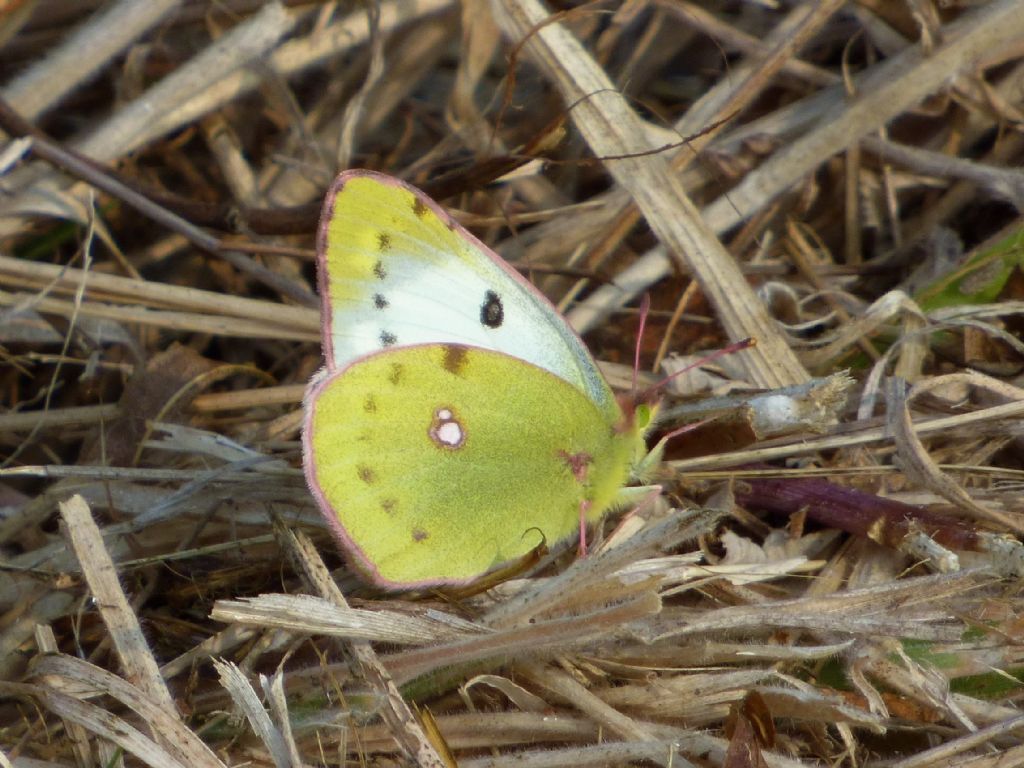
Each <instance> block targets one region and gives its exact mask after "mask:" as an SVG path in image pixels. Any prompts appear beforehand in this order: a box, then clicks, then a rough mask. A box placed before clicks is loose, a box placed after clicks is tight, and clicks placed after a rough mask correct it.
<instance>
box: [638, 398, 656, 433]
mask: <svg viewBox="0 0 1024 768" xmlns="http://www.w3.org/2000/svg"><path fill="white" fill-rule="evenodd" d="M634 418H635V419H636V425H637V427H638V428H639V429H640V430H641V431H642V430H645V429H647V427H649V426H651V422H652V421H654V409H653V408H652V407H651V406H649V405H647V404H646V403H641V404H640V405H638V406H637V407H636V411H635V412H634Z"/></svg>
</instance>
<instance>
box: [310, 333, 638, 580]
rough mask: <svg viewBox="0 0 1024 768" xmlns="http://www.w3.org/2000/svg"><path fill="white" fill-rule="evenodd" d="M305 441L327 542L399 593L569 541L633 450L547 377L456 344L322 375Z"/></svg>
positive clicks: (600, 508)
mask: <svg viewBox="0 0 1024 768" xmlns="http://www.w3.org/2000/svg"><path fill="white" fill-rule="evenodd" d="M496 383H497V384H498V385H497V386H496ZM304 435H305V446H304V447H305V452H306V456H307V474H308V476H309V480H310V487H311V488H313V490H314V494H315V495H316V496H317V497H318V501H319V502H320V505H321V507H322V508H323V509H325V510H331V511H332V513H333V514H332V515H328V519H329V520H330V521H331V522H332V523H333V527H334V529H335V533H336V534H338V536H339V539H340V540H341V541H342V543H343V544H344V545H345V547H346V549H347V550H348V551H349V552H350V553H351V554H352V555H353V556H354V557H353V559H354V561H355V562H356V564H357V565H358V566H359V568H360V570H361V571H363V573H364V574H365V575H366V576H368V577H369V578H370V579H371V580H372V581H374V582H376V583H378V584H381V585H383V586H386V587H402V588H408V587H411V586H428V585H433V584H452V583H461V582H465V581H469V580H471V579H472V578H474V577H476V576H478V575H479V574H481V573H483V572H485V571H487V570H488V569H490V568H491V567H493V566H495V565H497V564H499V563H502V562H505V561H507V560H510V559H513V558H516V557H519V556H521V555H524V554H526V553H527V552H529V551H530V550H532V549H533V548H535V547H536V546H537V545H538V544H540V543H541V542H546V543H548V544H553V543H554V542H556V541H558V540H560V539H564V538H566V537H567V536H569V535H571V534H573V533H574V532H576V531H578V530H579V521H580V510H581V504H582V505H583V506H582V509H585V510H588V509H589V510H593V512H594V515H593V519H596V518H597V517H599V516H600V514H601V513H602V512H604V511H606V510H607V508H608V506H609V504H610V503H611V502H612V500H613V498H614V496H615V494H616V492H617V491H618V489H619V488H620V487H621V486H622V484H623V483H624V482H625V481H626V475H627V474H628V471H629V466H630V462H631V460H632V458H633V454H634V452H635V450H636V446H637V445H638V443H639V441H641V440H642V438H641V436H640V433H638V432H636V431H633V432H630V433H624V434H620V433H617V432H616V431H615V430H613V429H611V428H610V426H609V424H608V422H607V420H606V418H605V417H604V415H603V414H602V413H601V412H600V410H599V409H598V408H597V407H596V405H595V404H594V403H593V402H592V401H590V399H589V398H587V397H586V396H585V395H584V394H583V393H582V392H580V391H579V390H578V389H576V388H575V387H573V386H572V385H570V384H568V383H567V382H565V381H563V380H562V379H560V378H559V377H557V376H554V375H552V374H551V373H549V372H548V371H546V370H543V369H541V368H538V367H536V366H534V365H532V364H531V363H527V362H525V361H522V360H518V359H516V358H514V357H511V356H509V355H505V354H502V353H496V352H492V351H489V350H484V349H480V348H476V347H466V346H462V345H455V344H428V345H420V346H412V347H403V348H397V349H394V350H390V351H387V352H381V353H377V354H373V355H370V356H368V357H364V358H361V359H359V360H357V361H355V362H354V363H352V364H350V365H349V366H348V367H347V368H344V369H342V370H340V371H337V372H335V373H333V374H328V375H327V376H326V377H324V378H323V379H322V380H320V381H319V382H317V383H315V384H314V386H313V388H312V389H311V391H310V393H309V396H308V399H307V423H306V429H305V432H304Z"/></svg>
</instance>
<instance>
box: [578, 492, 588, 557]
mask: <svg viewBox="0 0 1024 768" xmlns="http://www.w3.org/2000/svg"><path fill="white" fill-rule="evenodd" d="M589 511H590V502H589V501H588V500H587V499H584V500H583V501H581V502H580V548H579V556H580V557H586V556H587V513H588V512H589Z"/></svg>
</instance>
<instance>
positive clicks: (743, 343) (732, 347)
mask: <svg viewBox="0 0 1024 768" xmlns="http://www.w3.org/2000/svg"><path fill="white" fill-rule="evenodd" d="M641 327H642V326H641ZM756 345H757V339H755V338H753V337H752V336H748V337H747V338H745V339H741V340H740V341H734V342H733V343H732V344H729V345H728V346H725V347H722V348H721V349H716V350H715V351H714V352H712V353H710V354H708V355H705V356H704V357H702V358H700V359H699V360H695V361H694V362H692V363H690V364H689V365H687V366H686V367H685V368H681V369H680V370H678V371H676V372H675V373H673V374H672V375H671V376H666V377H665V378H664V379H662V380H661V381H659V382H658V383H657V384H655V385H654V386H652V387H651V388H650V389H649V390H647V394H648V395H653V394H654V393H655V392H657V391H659V390H661V389H663V388H664V387H665V386H667V385H668V383H669V382H670V381H672V379H675V378H677V377H679V376H682V375H683V374H684V373H686V372H687V371H692V370H693V369H694V368H699V367H700V366H702V365H707V364H708V363H710V362H712V361H714V360H717V359H718V358H720V357H725V356H726V355H732V354H734V353H736V352H740V351H742V350H744V349H749V348H750V347H753V346H756ZM635 375H636V374H635V373H634V376H635Z"/></svg>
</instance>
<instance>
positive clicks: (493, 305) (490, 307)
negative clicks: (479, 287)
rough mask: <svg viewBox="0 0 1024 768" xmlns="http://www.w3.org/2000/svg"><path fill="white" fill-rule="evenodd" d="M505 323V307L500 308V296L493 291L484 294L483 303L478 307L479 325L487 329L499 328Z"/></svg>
mask: <svg viewBox="0 0 1024 768" xmlns="http://www.w3.org/2000/svg"><path fill="white" fill-rule="evenodd" d="M503 322H505V307H504V306H502V303H501V296H499V295H498V294H496V293H495V292H494V291H487V293H485V294H484V303H483V304H481V305H480V323H481V324H482V325H484V326H486V327H487V328H500V327H501V324H502V323H503Z"/></svg>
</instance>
